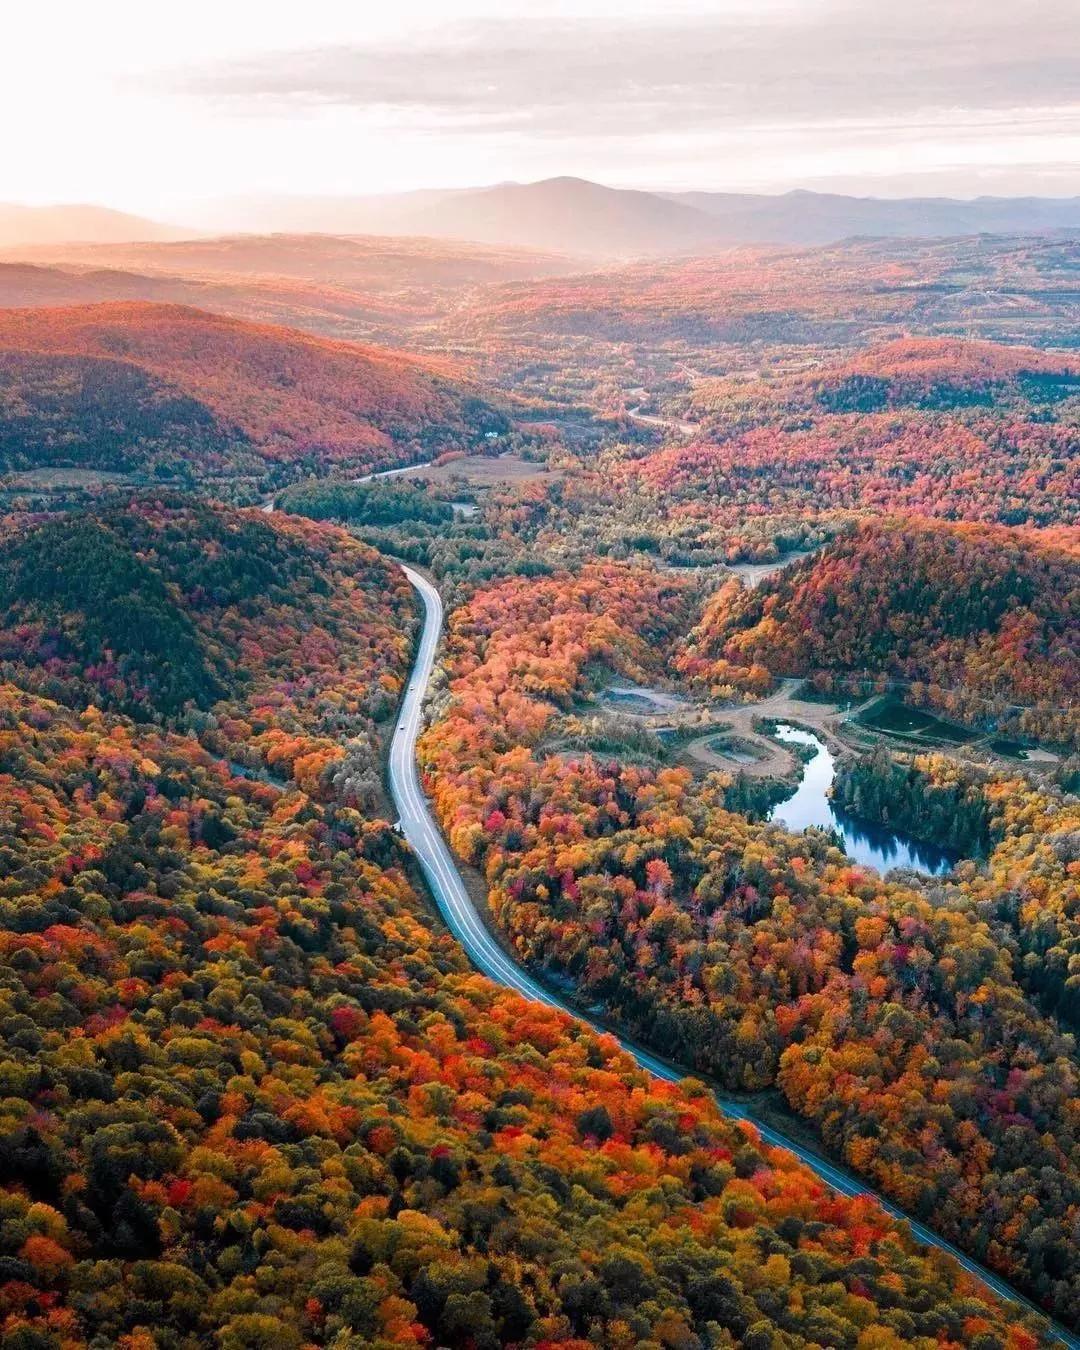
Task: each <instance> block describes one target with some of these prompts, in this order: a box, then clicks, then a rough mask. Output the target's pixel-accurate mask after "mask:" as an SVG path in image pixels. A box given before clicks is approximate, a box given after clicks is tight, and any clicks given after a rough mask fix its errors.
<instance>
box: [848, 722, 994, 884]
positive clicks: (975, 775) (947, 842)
mask: <svg viewBox="0 0 1080 1350" xmlns="http://www.w3.org/2000/svg"><path fill="white" fill-rule="evenodd" d="M930 763H931V761H930V760H928V759H925V758H924V759H920V758H914V759H912V760H911V762H910V763H898V762H897V761H896V760H895V759H894V758H893V757H892V755H891V754H890V753H889V751H888V750H886V749H885V748H884V747H879V748H878V749H876V750H874V751H872V752H871V753H870V754H868V755H860V756H859V757H858V758H857V759H846V760H842V761H841V763H840V764H839V765H838V767H837V770H836V776H835V778H834V779H833V801H834V802H835V804H836V805H837V806H838V807H840V808H841V809H842V810H844V811H848V812H850V814H851V815H853V816H858V817H859V818H860V819H861V820H870V821H873V822H874V824H875V825H887V826H890V827H892V828H894V829H899V830H903V831H904V832H905V833H906V834H910V835H913V836H914V837H915V838H916V839H925V840H927V841H928V842H930V843H932V844H937V845H938V847H940V848H945V849H950V850H952V851H953V852H954V853H957V854H959V855H960V856H961V857H964V858H973V857H980V856H985V854H986V853H988V852H989V850H990V846H991V843H992V840H993V834H994V831H993V815H992V812H991V809H990V803H989V802H988V800H987V798H986V794H985V792H984V785H985V781H986V776H987V775H986V774H985V773H984V772H982V771H980V770H977V769H974V768H971V767H969V766H965V765H962V764H958V763H956V762H955V761H950V760H948V759H946V758H945V757H944V756H937V757H936V758H935V759H934V760H933V761H932V763H933V771H932V772H930V771H928V766H929V765H930Z"/></svg>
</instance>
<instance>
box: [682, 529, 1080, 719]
mask: <svg viewBox="0 0 1080 1350" xmlns="http://www.w3.org/2000/svg"><path fill="white" fill-rule="evenodd" d="M1078 580H1080V572H1078V559H1077V554H1076V551H1075V549H1069V548H1067V547H1065V546H1063V545H1058V544H1056V543H1053V542H1051V543H1046V542H1044V541H1043V539H1042V538H1041V537H1040V536H1039V535H1038V534H1037V533H1029V532H1027V531H1023V530H1010V529H1006V528H1003V527H1001V526H990V525H975V524H949V523H946V522H944V521H929V520H924V519H919V518H916V517H912V518H907V519H904V518H884V519H879V520H870V521H865V522H864V523H862V524H861V525H860V526H859V528H858V529H857V530H855V531H854V532H851V533H848V534H845V535H843V536H841V537H840V538H839V539H837V540H835V541H834V542H833V543H831V544H830V545H828V546H827V547H826V548H825V549H824V550H823V551H822V552H821V553H819V554H816V555H814V556H813V557H809V558H804V559H802V560H801V561H800V562H798V563H795V564H793V565H792V566H791V567H790V568H787V569H785V570H784V571H783V572H780V573H778V574H776V575H775V576H773V577H769V578H767V579H766V580H765V581H763V582H762V584H761V585H760V586H759V587H757V588H756V589H754V590H749V589H747V588H745V587H742V586H739V585H737V584H728V585H725V586H724V587H722V588H721V589H720V590H719V591H718V592H717V594H716V595H715V596H714V597H713V599H712V600H711V601H710V603H709V604H708V605H707V607H706V609H705V612H704V615H703V618H702V621H701V623H700V625H699V626H698V627H697V628H696V629H695V630H694V632H692V633H691V634H690V639H689V645H688V648H687V651H686V653H685V654H684V655H683V657H682V658H681V665H682V668H683V670H684V673H686V674H688V675H690V676H691V677H692V678H695V679H699V680H704V681H706V682H708V681H712V682H713V683H716V682H718V676H720V675H722V676H723V678H724V679H725V680H726V679H730V678H732V677H734V679H735V682H736V683H737V682H738V672H739V671H748V670H750V669H751V668H753V667H754V666H763V667H765V668H766V669H767V670H769V671H770V672H772V673H773V674H774V675H777V674H783V675H811V676H817V677H819V679H820V680H821V681H822V683H823V687H833V685H834V683H835V684H836V685H837V686H838V687H843V682H844V681H845V680H847V679H855V680H856V681H858V680H861V679H864V678H870V679H873V678H875V677H879V676H880V677H886V678H888V679H893V680H897V681H900V682H901V684H902V686H903V687H904V688H906V687H907V685H908V682H910V684H911V686H912V687H911V696H912V697H913V698H914V700H915V701H916V702H922V703H929V704H930V705H931V706H934V707H937V708H944V709H945V710H947V711H948V712H950V713H951V714H952V715H954V716H960V717H963V718H965V719H967V720H971V721H976V722H979V721H983V720H984V719H986V718H990V719H991V722H992V721H993V720H994V719H1000V718H1002V717H1003V716H1005V715H1006V714H1007V713H1008V712H1009V710H1010V709H1015V710H1019V709H1026V710H1028V711H1026V712H1024V713H1023V714H1022V715H1021V718H1020V721H1021V722H1022V723H1023V729H1024V730H1027V731H1029V732H1030V731H1032V730H1033V729H1035V728H1036V727H1037V728H1038V729H1039V730H1040V731H1041V732H1042V734H1043V735H1044V736H1046V737H1047V738H1048V739H1060V740H1063V741H1070V740H1072V739H1073V738H1074V737H1075V735H1076V719H1075V711H1072V712H1070V711H1068V710H1069V709H1075V702H1076V697H1077V694H1078V693H1080V685H1078V681H1077V666H1076V650H1077V645H1078V643H1080V609H1078V606H1077V596H1078V594H1080V591H1078V589H1077V586H1078ZM853 615H859V616H860V618H859V622H858V623H853V622H852V616H853Z"/></svg>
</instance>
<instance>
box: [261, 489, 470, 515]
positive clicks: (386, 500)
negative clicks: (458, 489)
mask: <svg viewBox="0 0 1080 1350" xmlns="http://www.w3.org/2000/svg"><path fill="white" fill-rule="evenodd" d="M277 504H278V506H279V508H280V509H281V510H282V511H290V512H292V513H293V514H294V515H298V516H308V517H309V518H310V519H312V520H338V521H342V522H343V523H345V524H348V525H391V526H392V525H399V524H401V523H403V522H405V521H409V522H413V521H417V522H423V523H424V524H427V525H445V524H447V523H448V522H449V521H452V520H453V519H454V508H453V506H451V505H450V503H449V502H443V501H439V500H438V499H437V498H435V497H432V496H430V495H429V494H428V493H427V492H425V491H424V490H423V489H422V488H418V487H415V486H412V485H410V484H405V483H394V482H387V481H385V480H384V481H382V482H372V483H340V482H336V481H331V480H326V481H322V482H313V483H298V484H297V485H296V486H295V487H290V488H286V489H285V491H284V492H281V493H279V494H278V498H277Z"/></svg>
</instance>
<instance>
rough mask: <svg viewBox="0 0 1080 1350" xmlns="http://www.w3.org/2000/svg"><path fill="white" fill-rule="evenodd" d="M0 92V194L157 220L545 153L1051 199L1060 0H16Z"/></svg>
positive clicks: (1065, 117)
mask: <svg viewBox="0 0 1080 1350" xmlns="http://www.w3.org/2000/svg"><path fill="white" fill-rule="evenodd" d="M514 10H517V11H519V12H518V13H516V14H515V13H514V12H513V11H514ZM0 112H2V113H3V115H4V125H5V128H6V132H7V134H6V135H5V146H4V159H3V170H2V174H0V199H5V200H9V201H17V200H22V201H37V202H43V201H61V200H67V201H71V200H83V201H88V200H94V201H105V202H108V203H109V204H111V205H116V206H121V207H125V208H127V209H133V210H139V211H144V212H148V213H153V214H157V215H159V216H161V215H169V216H172V217H174V218H177V214H178V213H180V214H181V215H186V216H187V217H188V218H191V217H193V216H194V217H197V216H198V215H199V214H200V213H202V214H206V213H207V212H209V211H210V210H211V207H210V205H209V204H210V203H212V202H213V201H214V200H215V199H220V198H225V197H229V198H232V197H237V196H242V195H245V194H251V195H255V196H260V195H268V194H278V193H297V194H338V193H345V194H356V193H368V192H384V191H397V190H403V189H409V188H414V187H421V186H466V185H471V184H479V183H490V182H497V181H501V180H504V179H511V178H513V179H519V180H527V179H532V178H540V177H546V176H551V175H556V174H578V175H581V176H584V177H591V178H597V179H600V180H602V181H604V182H608V183H612V184H615V185H619V186H633V187H660V188H706V189H716V190H721V189H733V190H755V191H770V192H771V191H780V190H784V189H786V188H789V187H813V188H821V189H830V190H837V191H859V192H868V193H875V194H880V195H899V194H903V193H911V192H920V193H923V192H937V193H942V194H952V195H959V196H971V195H975V194H977V193H980V192H994V193H1020V192H1025V193H1026V192H1031V193H1040V194H1045V195H1064V194H1073V193H1080V0H904V3H902V4H898V3H896V0H524V3H522V2H521V0H518V3H517V4H516V5H511V4H509V3H507V2H506V0H393V2H392V3H384V2H383V0H379V2H378V3H376V2H375V0H186V2H185V3H184V4H183V5H162V4H155V3H152V2H148V0H95V2H94V3H92V4H91V3H86V0H37V3H36V4H35V5H33V6H30V5H19V6H18V7H17V9H16V12H15V13H13V14H8V15H5V36H4V42H3V45H2V47H0Z"/></svg>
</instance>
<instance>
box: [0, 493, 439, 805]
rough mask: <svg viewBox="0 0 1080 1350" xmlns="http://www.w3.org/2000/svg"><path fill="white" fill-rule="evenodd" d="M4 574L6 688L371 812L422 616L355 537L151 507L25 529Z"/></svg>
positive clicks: (1, 645)
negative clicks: (384, 741) (105, 713)
mask: <svg viewBox="0 0 1080 1350" xmlns="http://www.w3.org/2000/svg"><path fill="white" fill-rule="evenodd" d="M0 558H2V559H3V565H2V567H0V575H2V580H0V606H3V628H2V634H0V660H2V662H3V664H2V666H0V669H2V671H3V672H4V674H5V676H6V678H8V679H10V680H12V681H14V682H16V683H18V684H19V685H21V686H22V687H23V688H25V689H28V690H32V691H33V692H35V693H39V694H42V695H43V696H45V697H48V698H51V699H55V700H58V701H61V702H64V703H66V704H67V705H68V706H71V707H76V708H77V707H82V706H84V705H85V704H94V705H96V706H99V707H101V708H104V709H111V710H115V711H120V712H124V713H127V714H129V715H131V716H134V717H135V718H137V719H138V720H140V721H148V720H157V721H161V720H162V719H167V720H170V721H171V722H172V723H174V724H177V723H178V724H179V725H182V726H185V727H189V728H191V729H192V730H193V731H195V732H196V733H197V734H198V735H199V737H200V739H201V740H202V741H203V743H204V744H205V745H207V746H209V747H210V748H212V749H213V750H215V751H216V752H217V753H219V754H221V755H222V756H225V757H227V758H230V759H231V760H233V761H235V762H236V763H238V764H240V765H242V766H243V767H244V768H245V769H247V770H250V771H262V772H269V773H271V774H274V775H277V776H282V777H284V778H290V777H293V778H295V779H296V780H297V781H298V782H301V783H302V784H303V785H304V786H305V787H306V788H307V789H308V790H309V791H312V792H319V791H324V790H329V784H330V783H331V781H333V782H334V783H336V785H337V786H336V788H335V791H337V792H338V793H344V795H346V796H348V795H349V794H350V793H353V794H361V796H362V799H363V800H364V801H368V800H369V799H370V797H371V794H372V792H373V791H374V790H375V786H376V784H377V781H378V767H377V766H378V746H377V743H376V741H375V739H374V721H375V720H377V719H383V718H385V717H387V716H388V715H389V713H390V712H391V711H392V709H393V707H394V703H395V701H396V699H397V695H398V692H399V690H400V687H401V676H402V671H403V669H404V665H405V663H406V661H407V658H408V652H409V637H410V631H411V626H412V622H413V619H412V601H411V592H410V590H409V587H408V585H407V583H406V582H405V579H404V577H403V576H402V575H401V572H400V570H399V569H398V568H397V567H395V566H393V565H392V564H390V563H387V562H386V561H384V560H383V559H382V558H380V557H378V556H377V555H376V554H374V553H373V552H371V550H369V549H366V548H364V547H363V546H362V545H360V544H358V543H356V541H355V540H352V539H350V538H349V537H348V535H346V534H344V533H343V532H342V531H340V530H333V529H318V528H317V527H315V526H313V525H311V524H310V523H308V522H305V521H303V520H300V519H298V518H296V517H283V516H266V515H264V514H263V513H261V512H253V511H249V512H235V511H227V510H223V509H221V508H215V507H211V506H208V505H206V504H203V503H199V502H196V501H193V500H191V499H187V498H182V497H169V496H166V497H164V498H150V497H145V498H136V499H134V500H133V501H131V502H129V503H127V504H125V505H123V506H116V507H112V508H110V509H105V510H100V509H99V510H97V511H95V512H94V513H93V514H86V515H76V516H67V517H60V518H56V519H53V520H46V521H44V522H42V523H23V522H19V523H11V524H9V526H8V528H7V530H6V531H5V532H0Z"/></svg>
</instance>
